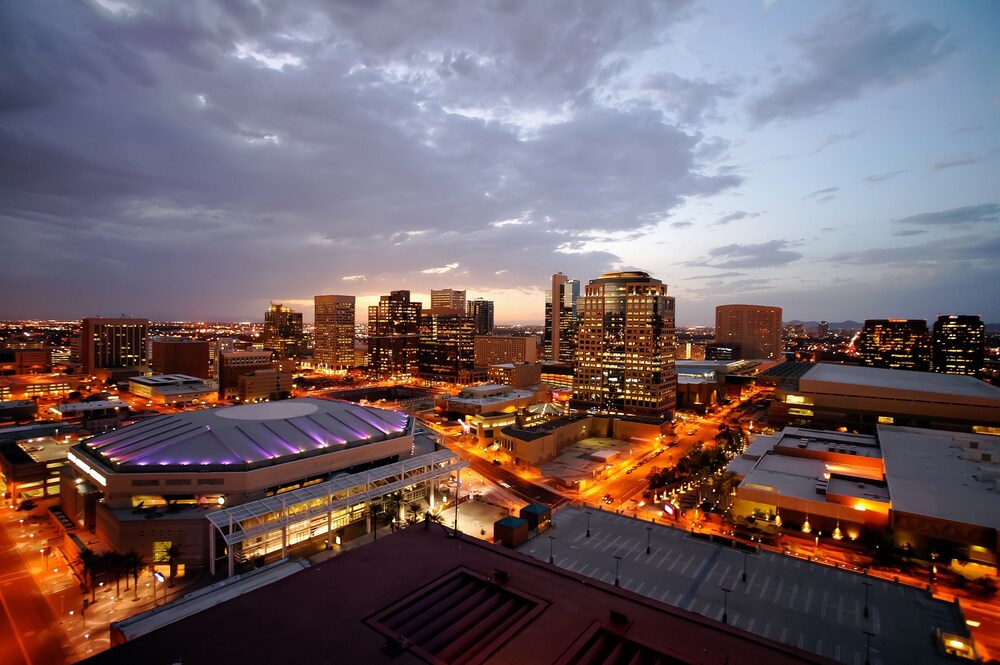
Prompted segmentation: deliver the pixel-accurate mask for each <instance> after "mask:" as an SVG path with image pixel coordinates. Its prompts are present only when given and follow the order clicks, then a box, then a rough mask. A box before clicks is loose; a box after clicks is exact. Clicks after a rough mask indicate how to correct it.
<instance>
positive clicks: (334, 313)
mask: <svg viewBox="0 0 1000 665" xmlns="http://www.w3.org/2000/svg"><path fill="white" fill-rule="evenodd" d="M313 304H314V305H315V312H316V318H315V324H316V325H315V328H314V333H313V334H314V335H315V345H314V348H315V350H314V352H313V359H314V361H315V363H316V367H320V368H324V369H330V370H334V371H344V370H347V369H350V368H352V367H354V366H355V364H354V318H355V308H354V296H333V295H331V296H315V297H314V298H313Z"/></svg>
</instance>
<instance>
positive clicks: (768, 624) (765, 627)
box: [763, 621, 771, 639]
mask: <svg viewBox="0 0 1000 665" xmlns="http://www.w3.org/2000/svg"><path fill="white" fill-rule="evenodd" d="M770 632H771V622H770V621H768V622H767V625H765V626H764V633H763V636H764V639H768V637H767V634H768V633H770Z"/></svg>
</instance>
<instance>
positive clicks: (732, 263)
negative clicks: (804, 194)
mask: <svg viewBox="0 0 1000 665" xmlns="http://www.w3.org/2000/svg"><path fill="white" fill-rule="evenodd" d="M787 246H788V241H787V240H771V241H768V242H764V243H760V244H757V245H738V244H732V245H724V246H722V247H716V248H714V249H710V250H709V251H708V257H706V258H704V259H700V260H697V261H690V262H687V263H685V264H684V265H690V266H703V267H709V268H768V267H774V266H783V265H786V264H788V263H791V262H793V261H797V260H799V259H800V258H802V254H801V253H800V252H795V251H791V250H789V249H786V247H787Z"/></svg>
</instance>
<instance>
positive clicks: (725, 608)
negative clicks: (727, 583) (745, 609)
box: [719, 587, 732, 623]
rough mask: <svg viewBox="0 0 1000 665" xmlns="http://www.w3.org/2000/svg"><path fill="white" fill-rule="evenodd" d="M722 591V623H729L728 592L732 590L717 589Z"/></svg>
mask: <svg viewBox="0 0 1000 665" xmlns="http://www.w3.org/2000/svg"><path fill="white" fill-rule="evenodd" d="M719 588H720V589H722V623H729V592H730V591H732V589H727V588H726V587H719Z"/></svg>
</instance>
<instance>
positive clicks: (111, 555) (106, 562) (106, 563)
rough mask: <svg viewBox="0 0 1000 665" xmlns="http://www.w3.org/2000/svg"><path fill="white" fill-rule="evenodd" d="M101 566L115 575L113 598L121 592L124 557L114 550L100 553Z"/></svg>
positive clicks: (119, 595)
mask: <svg viewBox="0 0 1000 665" xmlns="http://www.w3.org/2000/svg"><path fill="white" fill-rule="evenodd" d="M101 567H102V568H103V569H104V570H106V571H108V572H109V573H111V574H112V575H114V576H115V598H120V597H121V594H122V573H123V572H127V571H126V570H125V558H124V555H122V553H121V552H116V551H114V550H112V551H110V552H105V553H104V554H102V555H101Z"/></svg>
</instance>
